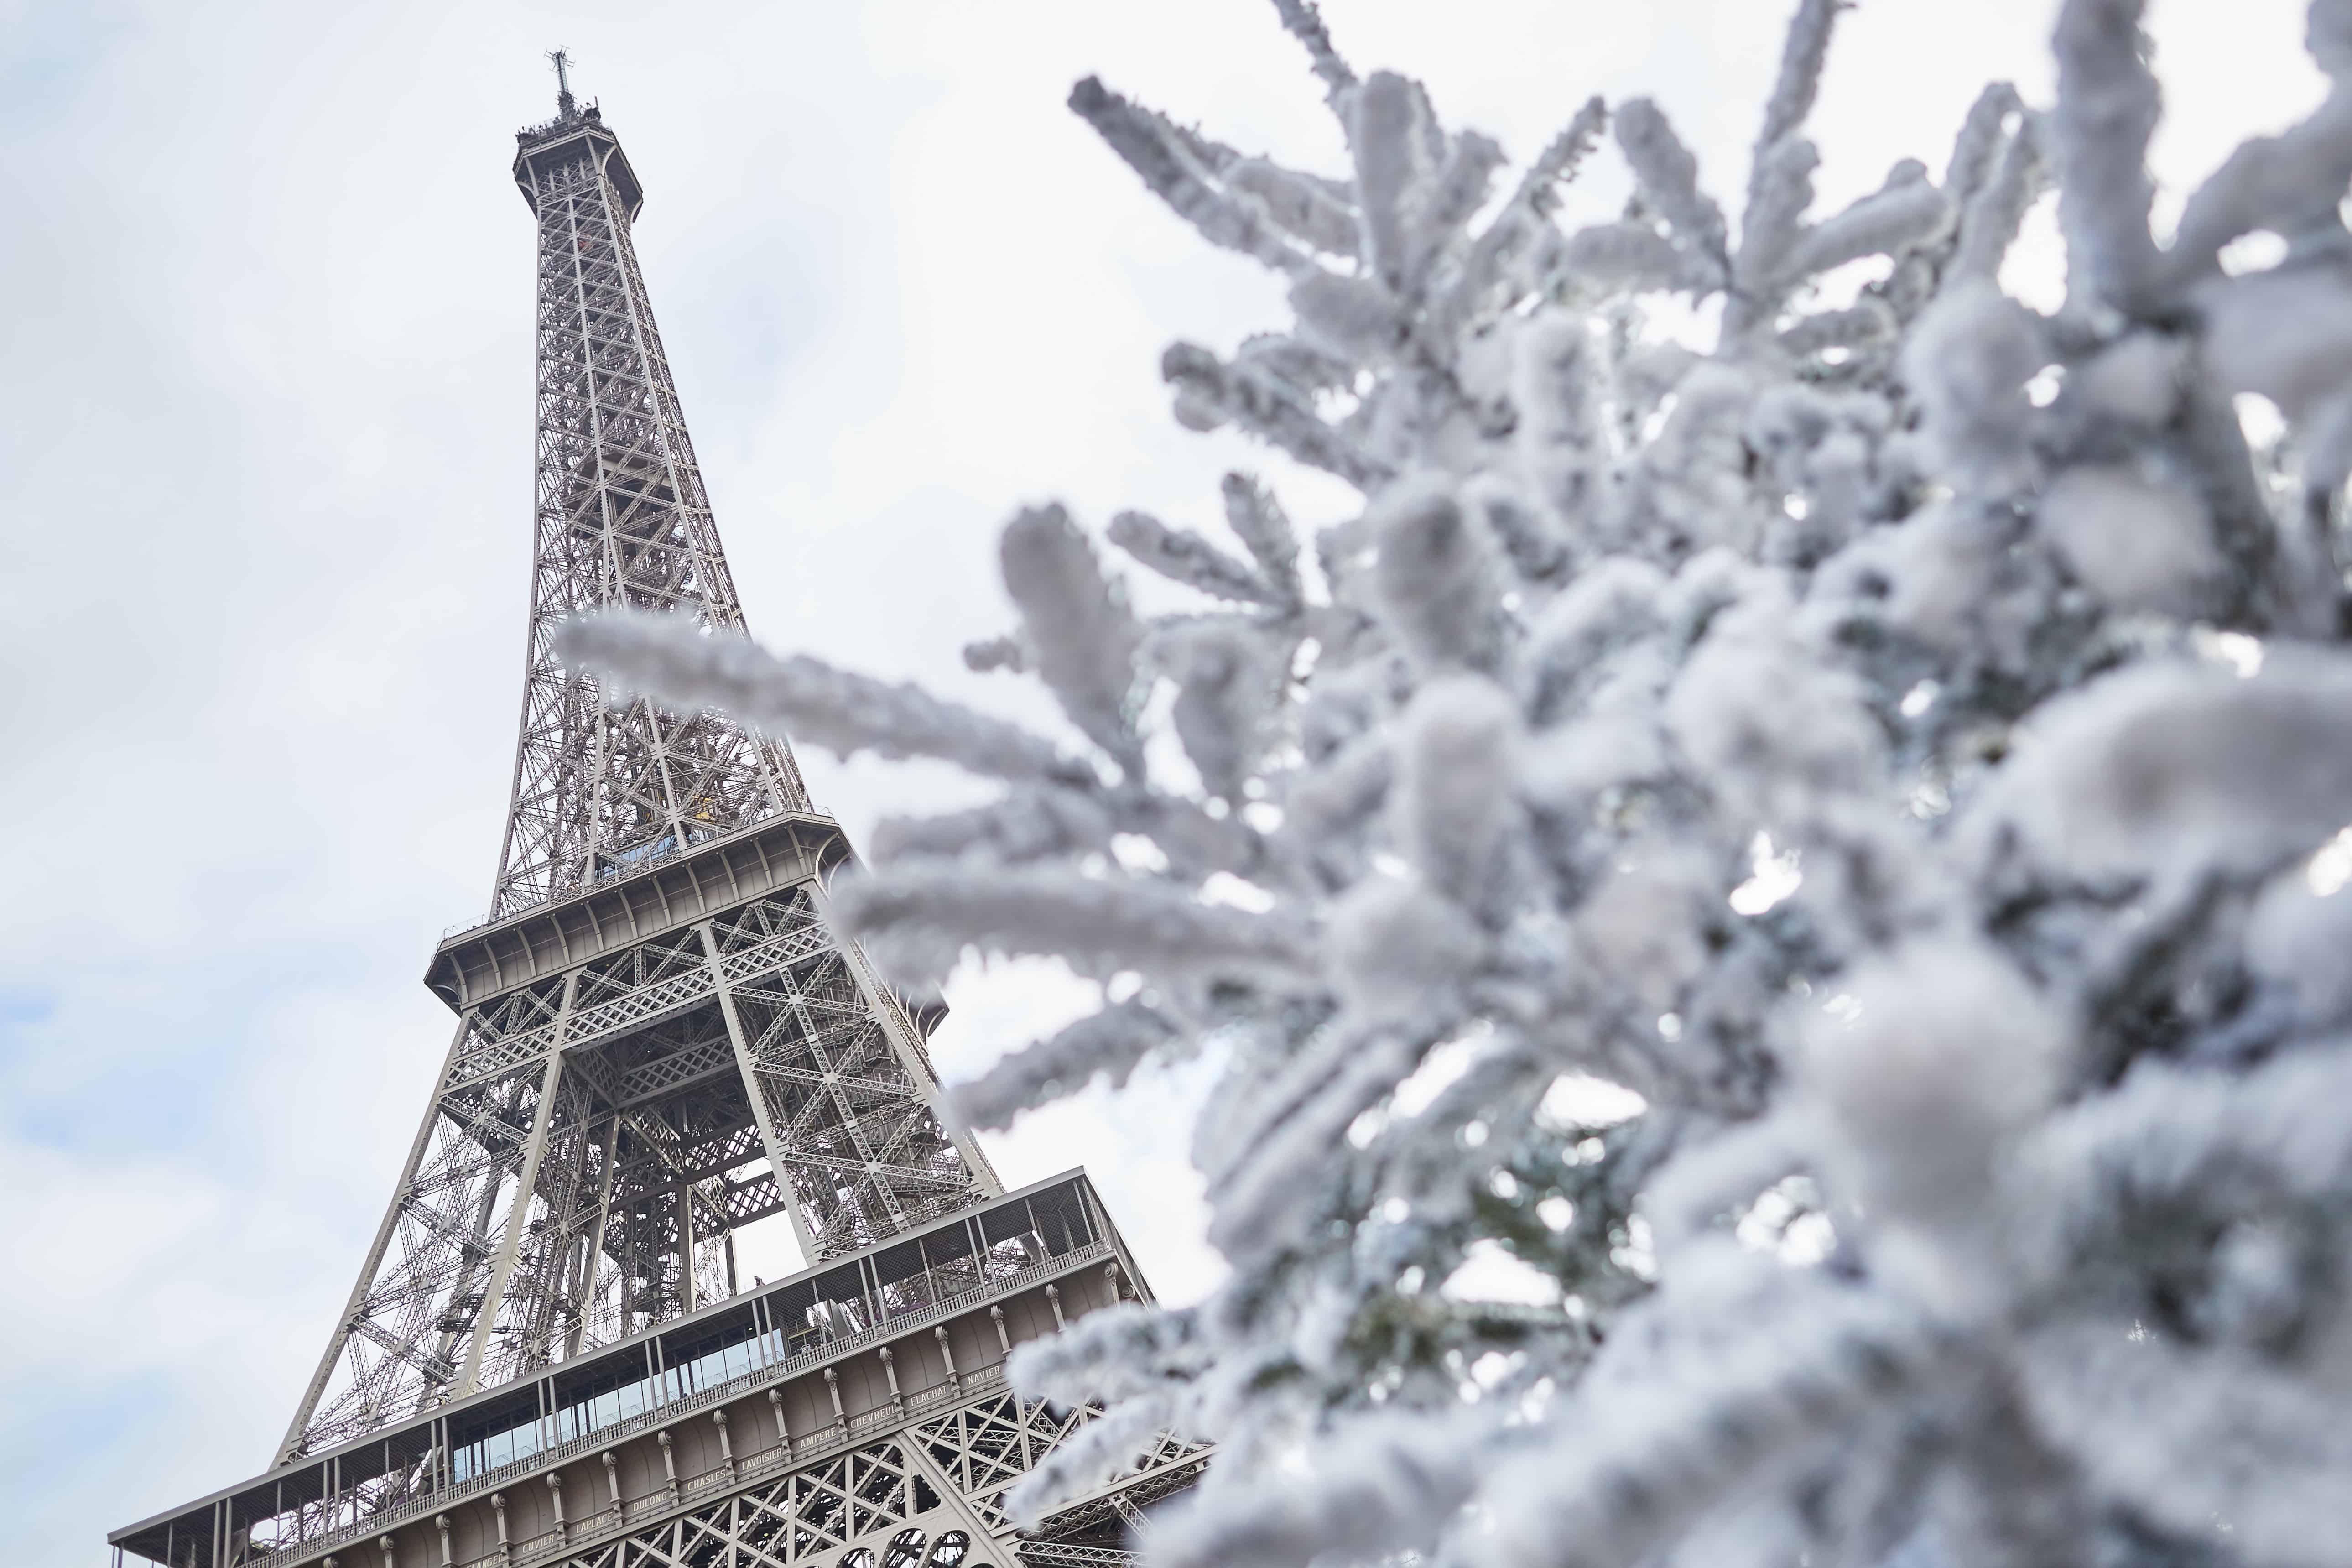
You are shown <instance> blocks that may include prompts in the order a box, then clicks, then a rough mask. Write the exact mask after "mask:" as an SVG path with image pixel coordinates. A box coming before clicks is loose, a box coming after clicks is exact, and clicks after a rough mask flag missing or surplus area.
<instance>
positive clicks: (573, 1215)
mask: <svg viewBox="0 0 2352 1568" xmlns="http://www.w3.org/2000/svg"><path fill="white" fill-rule="evenodd" d="M515 179H516V182H517V184H519V185H520V187H521V190H522V194H523V196H524V198H525V200H526V201H528V202H529V204H530V208H531V211H532V213H533V214H534V215H535V216H536V217H537V219H538V225H539V245H538V281H539V290H538V373H537V398H538V430H537V440H536V472H535V480H534V482H535V492H534V493H535V500H536V549H535V552H534V559H533V562H532V568H531V592H530V637H529V652H528V658H527V668H526V672H525V689H524V697H523V710H522V723H521V732H520V739H519V741H518V743H517V745H516V751H515V772H514V795H513V806H512V810H511V812H510V815H509V819H508V823H507V830H506V838H505V843H504V846H503V848H502V850H501V853H500V857H499V874H498V881H497V886H496V889H495V892H494V895H493V899H492V907H491V914H490V921H489V923H488V924H486V925H484V926H479V927H477V928H475V929H474V930H472V931H467V932H465V933H462V934H460V935H458V936H457V937H454V938H452V939H450V940H449V941H447V942H444V943H443V945H442V948H441V950H440V952H438V953H436V959H435V965H434V971H433V973H432V975H431V976H430V977H429V978H430V983H431V984H434V986H435V988H436V990H439V991H440V992H441V993H442V994H443V995H444V996H445V997H446V998H447V999H448V1000H449V1001H450V1002H451V1004H452V1005H454V1006H455V1007H456V1008H457V1011H458V1014H459V1023H458V1026H457V1038H456V1040H455V1042H454V1043H453V1045H452V1047H451V1048H450V1052H449V1056H448V1059H447V1062H446V1066H445V1067H444V1068H443V1070H442V1074H441V1079H440V1082H439V1084H438V1086H437V1088H436V1091H435V1095H434V1100H433V1103H432V1106H431V1108H430V1109H429V1110H428V1111H427V1112H426V1115H425V1121H424V1125H423V1126H422V1127H421V1128H420V1130H419V1131H418V1133H417V1136H416V1140H415V1145H414V1147H413V1149H412V1151H411V1152H410V1155H409V1159H408V1163H407V1166H406V1168H405V1169H404V1171H403V1173H402V1174H401V1179H400V1184H399V1187H398V1189H397V1192H396V1193H395V1195H394V1199H393V1202H392V1204H391V1205H390V1207H389V1209H388V1210H387V1212H386V1213H385V1215H384V1218H383V1225H382V1226H381V1227H380V1228H379V1230H378V1232H377V1235H376V1237H375V1240H374V1243H373V1247H371V1248H370V1250H369V1253H368V1256H367V1260H366V1262H365V1264H364V1265H363V1266H362V1269H361V1273H360V1278H359V1281H358V1284H357V1285H356V1286H355V1287H354V1289H353V1290H352V1296H351V1300H350V1303H349V1305H348V1307H347V1309H346V1310H345V1312H344V1314H343V1317H342V1319H341V1321H340V1322H339V1323H338V1324H337V1326H336V1328H335V1331H334V1333H333V1336H332V1338H331V1342H330V1343H329V1345H328V1347H327V1351H326V1353H325V1355H324V1356H323V1357H322V1358H321V1360H320V1363H319V1367H318V1371H317V1373H316V1374H315V1375H314V1376H313V1377H312V1379H311V1381H310V1386H309V1388H308V1389H307V1390H306V1392H305V1394H304V1396H303V1399H302V1401H301V1405H300V1406H299V1410H298V1411H297V1412H296V1415H295V1417H294V1421H293V1424H292V1426H290V1427H289V1430H288V1432H287V1435H286V1438H285V1441H284V1444H283V1446H282V1447H281V1449H280V1452H279V1458H280V1459H281V1460H282V1461H283V1460H292V1459H295V1458H299V1457H301V1456H303V1455H306V1454H310V1453H314V1452H319V1451H322V1450H323V1449H325V1448H327V1447H332V1446H334V1445H336V1444H338V1443H341V1442H344V1441H347V1440H349V1439H351V1438H352V1437H354V1436H360V1435H362V1434H364V1433H367V1432H370V1431H373V1430H376V1429H378V1428H380V1427H383V1426H386V1425H388V1424H392V1423H396V1422H399V1421H403V1420H405V1419H408V1418H409V1417H411V1416H414V1415H416V1414H417V1413H419V1412H421V1411H425V1410H429V1409H432V1408H434V1407H436V1406H437V1405H441V1404H444V1403H446V1402H447V1401H449V1400H451V1399H455V1398H463V1397H465V1396H466V1395H468V1394H472V1393H473V1392H475V1391H476V1390H478V1389H482V1388H488V1387H492V1386H495V1385H498V1384H502V1383H506V1382H509V1381H511V1380H513V1379H516V1378H520V1377H523V1376H525V1375H528V1374H530V1373H532V1372H533V1371H535V1370H537V1369H539V1368H541V1367H545V1366H548V1365H551V1364H553V1363H558V1362H561V1361H563V1360H565V1359H567V1358H572V1357H576V1356H578V1355H580V1354H582V1353H583V1352H586V1351H591V1350H593V1349H595V1348H597V1347H599V1346H602V1345H605V1344H609V1343H611V1342H614V1341H616V1340H618V1339H621V1338H624V1337H626V1336H628V1335H630V1334H633V1333H635V1332H638V1331H642V1330H644V1329H645V1328H646V1327H647V1326H648V1325H652V1324H656V1323H659V1322H662V1321H666V1320H668V1319H672V1318H676V1317H677V1316H679V1315H681V1314H683V1313H687V1312H689V1311H692V1310H695V1309H696V1308H697V1307H698V1306H699V1305H701V1304H704V1303H707V1302H709V1301H712V1300H719V1299H722V1298H724V1297H726V1296H729V1295H730V1294H732V1293H733V1291H734V1289H735V1287H736V1280H735V1278H734V1275H735V1262H734V1246H733V1243H734V1237H735V1235H736V1233H737V1232H738V1231H739V1230H740V1229H741V1228H742V1227H743V1226H747V1225H751V1224H752V1223H754V1222H756V1221H758V1220H761V1219H763V1218H766V1217H768V1216H770V1215H779V1214H782V1215H789V1216H790V1219H791V1224H792V1226H793V1232H794V1235H795V1237H796V1239H797V1240H798V1242H799V1245H800V1247H801V1251H802V1255H803V1258H806V1259H807V1260H809V1261H810V1262H816V1261H820V1260H823V1259H825V1258H835V1257H839V1256H842V1255H844V1254H845V1253H847V1252H850V1251H853V1250H855V1249H856V1248H857V1247H863V1246H866V1245H867V1244H869V1243H871V1242H873V1241H876V1240H877V1239H879V1238H881V1237H887V1236H889V1235H891V1234H893V1233H895V1232H897V1231H899V1230H901V1229H903V1228H904V1227H906V1226H908V1225H910V1224H919V1223H921V1222H924V1221H928V1220H929V1219H932V1218H934V1217H936V1216H938V1215H942V1214H947V1213H951V1212H953V1211H955V1210H957V1209H959V1208H961V1207H964V1206H966V1205H971V1204H972V1203H974V1202H976V1201H979V1200H982V1199H984V1198H986V1197H988V1196H989V1195H991V1194H995V1193H997V1192H999V1191H1001V1190H1002V1189H1001V1186H1000V1185H999V1184H998V1183H997V1180H996V1178H995V1176H994V1174H993V1173H992V1171H991V1170H990V1168H989V1166H988V1164H987V1163H986V1161H985V1159H984V1158H983V1157H982V1154H981V1152H980V1151H979V1150H978V1149H977V1148H976V1147H975V1146H974V1145H973V1144H972V1143H971V1142H970V1141H969V1140H968V1139H960V1138H957V1137H954V1136H951V1135H950V1133H949V1132H948V1131H945V1129H944V1127H943V1125H942V1122H941V1120H940V1114H939V1110H938V1106H937V1103H936V1102H937V1095H938V1083H937V1079H936V1078H935V1077H934V1075H933V1073H932V1070H931V1066H930V1062H929V1058H928V1056H927V1054H926V1051H925V1047H924V1041H923V1034H922V1030H921V1027H920V1026H919V1023H918V1021H917V1020H916V1019H915V1018H914V1017H912V1016H909V1014H908V1011H907V1010H906V1009H905V1008H904V1007H903V1006H902V1005H900V1004H899V1003H898V1000H897V999H896V998H895V997H893V996H892V995H891V994H889V993H888V992H887V989H886V988H884V987H883V986H882V985H881V984H879V983H878V982H877V980H876V978H875V976H874V975H873V974H872V973H870V971H869V970H868V969H867V968H866V964H865V962H864V960H863V958H862V956H861V955H860V954H859V953H858V952H857V951H856V948H855V946H854V945H852V944H850V943H848V942H843V941H840V940H837V939H836V938H835V936H834V935H833V933H832V932H831V931H830V930H829V929H828V926H827V923H826V921H825V917H824V907H823V900H824V894H823V889H822V883H821V881H820V877H821V876H822V874H823V873H824V871H826V870H827V869H829V868H831V866H832V865H834V864H835V863H837V862H838V861H839V860H840V859H842V858H845V857H846V854H847V851H846V848H845V846H844V845H842V843H841V842H840V838H839V833H838V830H837V829H836V828H835V827H834V826H832V824H831V822H830V819H828V818H825V817H824V816H820V815H818V814H816V813H815V812H814V811H813V810H812V809H811V807H810V805H809V802H808V798H807V795H806V792H805V790H804V788H803V784H802V782H801V778H800V773H799V771H798V769H797V768H796V767H795V765H794V763H793V757H792V754H791V752H790V750H789V748H788V747H787V746H786V745H785V744H784V743H783V742H782V741H780V740H775V739H763V738H761V737H758V736H754V735H752V734H750V733H747V732H746V731H743V730H742V729H740V727H738V726H737V725H735V724H734V723H732V722H731V721H728V720H726V719H724V718H722V717H720V716H719V715H716V714H712V713H708V712H704V713H676V712H671V711H668V710H664V709H662V708H659V707H656V706H655V705H653V704H652V703H649V702H646V701H643V700H635V701H630V702H627V703H625V704H624V705H621V706H617V707H615V706H608V705H607V701H606V695H605V693H604V692H602V691H600V690H599V689H598V688H597V684H596V682H595V680H594V679H593V677H591V676H588V675H586V674H583V673H582V672H580V671H577V670H573V669H568V668H564V666H563V665H562V663H561V662H560V661H559V660H558V658H556V656H555V654H554V652H553V649H552V646H551V645H552V638H553V634H554V631H555V628H556V627H557V626H558V625H559V624H560V623H561V622H562V620H563V619H564V618H565V617H567V616H573V615H577V614H580V613H583V612H586V611H592V610H597V609H604V608H609V607H613V606H619V605H627V606H631V607H635V608H640V609H653V610H659V611H664V612H667V613H672V614H677V615H682V616H690V617H692V618H693V619H694V620H695V621H696V622H697V623H698V624H699V625H701V626H707V627H709V628H710V629H711V630H713V631H714V632H724V633H737V632H740V631H741V630H742V628H743V615H742V610H741V606H740V604H739V602H738V600H737V598H736V594H735V589H734V585H733V583H732V581H731V579H730V576H729V574H728V570H727V562H726V557H725V556H724V554H723V553H722V552H721V551H720V549H719V535H718V531H717V529H716V527H715V525H714V523H713V521H712V519H711V512H710V506H709V500H708V499H707V497H706V496H705V494H704V490H703V484H702V477H701V473H700V471H699V469H698V467H697V466H696V463H695V459H694V449H693V446H692V444H691V443H690V441H689V440H688V437H687V430H686V424H685V419H684V416H683V415H682V414H681V412H680V410H679V405H678V399H677V389H676V387H675V385H674V384H673V382H672V379H671V376H670V370H669V364H668V362H667V356H666V355H665V354H664V353H663V350H662V343H661V337H660V334H659V332H658V331H656V328H655V325H654V317H653V310H652V308H651V305H650V303H649V302H648V300H647V299H646V286H645V280H644V277H643V275H642V274H641V273H640V271H639V269H638V266H637V259H636V256H635V249H634V247H633V246H632V244H631V240H630V225H631V223H632V221H633V220H634V219H635V216H636V214H637V211H638V209H639V207H640V206H641V205H642V201H643V197H642V193H641V190H640V187H639V185H638V184H637V180H636V176H635V174H634V173H633V172H632V171H631V169H630V167H629V164H628V161H627V159H626V158H625V156H624V155H623V153H622V151H621V147H620V143H619V142H618V141H617V140H616V139H615V138H614V135H613V133H612V132H610V131H609V130H607V129H606V128H605V126H604V122H603V119H602V116H601V114H600V113H599V112H598V110H596V109H595V108H594V107H593V106H592V107H590V108H588V109H586V110H579V109H576V108H575V107H574V106H573V105H572V100H571V97H570V94H569V92H568V91H567V92H566V93H565V94H564V96H563V99H562V113H560V114H559V116H558V117H557V118H556V119H555V120H553V121H550V122H549V123H547V124H544V125H541V126H536V127H533V128H531V129H530V130H527V131H525V132H521V134H520V150H519V152H518V154H517V157H516V160H515ZM747 849H748V850H751V851H753V852H756V853H755V854H754V855H753V857H752V858H753V859H755V860H756V861H757V864H756V866H747V865H746V864H744V863H743V862H744V861H745V855H744V853H743V852H744V851H745V850H747ZM719 871H723V872H724V873H725V875H726V877H727V878H728V882H727V888H728V893H727V895H725V896H719V897H712V896H709V894H708V893H707V891H706V889H704V887H703V884H705V883H707V882H708V880H709V877H710V876H711V875H713V874H715V873H716V872H719ZM681 879H683V880H684V881H687V882H690V883H692V884H694V885H695V888H696V892H695V895H694V897H693V899H692V900H689V901H690V902H691V904H692V908H691V910H690V913H691V915H692V917H693V918H683V919H682V918H678V917H679V916H680V914H681V911H683V910H687V903H685V902H681V899H680V897H678V896H674V894H675V891H676V889H677V887H678V886H679V884H680V882H681ZM648 906H657V907H648ZM614 910H619V911H621V916H620V918H619V919H618V923H614V917H613V916H612V913H611V911H614ZM518 944H519V945H520V950H521V951H522V952H525V953H526V954H527V955H528V956H527V957H526V958H525V959H524V960H523V961H522V962H520V963H518V962H517V959H516V957H515V953H514V951H513V950H515V949H517V947H518Z"/></svg>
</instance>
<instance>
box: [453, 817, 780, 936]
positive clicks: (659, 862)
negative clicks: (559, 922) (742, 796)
mask: <svg viewBox="0 0 2352 1568" xmlns="http://www.w3.org/2000/svg"><path fill="white" fill-rule="evenodd" d="M792 809H793V808H792V807H790V806H781V805H771V806H768V807H766V808H765V809H764V810H762V811H761V812H760V813H759V814H758V815H757V816H750V817H746V818H745V819H744V820H743V821H742V822H741V823H740V824H738V825H737V826H734V827H732V828H730V829H729V830H728V831H727V832H726V833H723V834H714V835H712V836H711V837H708V838H702V839H697V840H694V841H693V842H690V843H686V844H675V845H672V846H671V847H669V848H667V849H665V850H663V851H662V852H661V853H660V854H658V855H647V856H646V857H645V858H642V859H637V860H624V861H621V862H620V863H619V864H617V865H612V866H605V867H603V868H600V869H598V871H597V872H596V874H595V875H594V876H593V877H590V878H589V879H587V880H586V881H584V882H582V883H580V884H579V885H578V886H577V887H572V888H562V889H557V890H555V891H553V892H551V893H549V894H548V895H547V897H545V898H544V899H541V900H540V901H539V902H538V903H536V904H532V905H530V906H528V907H526V908H524V909H520V910H508V911H507V912H506V913H504V914H496V913H493V914H489V915H486V916H484V917H483V918H482V919H480V920H478V921H458V922H457V924H455V925H453V926H451V927H450V928H449V929H448V930H446V931H443V932H442V933H441V942H436V943H435V944H434V945H435V946H436V947H437V946H440V945H441V944H442V943H443V942H447V941H448V940H449V939H450V938H451V937H453V936H462V935H464V934H465V933H466V932H467V931H480V930H481V929H482V928H483V927H485V926H494V925H497V924H499V922H500V921H510V920H512V919H514V918H515V916H517V915H520V914H528V913H530V910H535V909H540V908H543V907H544V906H546V905H548V904H551V903H554V902H556V901H558V900H562V899H568V898H572V897H573V896H574V895H576V894H580V893H586V892H593V891H595V890H597V889H603V888H612V887H617V886H619V885H620V884H621V883H623V882H630V881H635V879H637V878H639V877H642V876H644V875H645V874H646V872H648V871H652V870H656V869H658V868H661V867H664V866H667V865H668V864H669V863H670V862H672V861H673V860H677V859H678V858H681V857H684V856H688V855H691V854H693V853H694V852H695V851H696V850H698V849H707V848H709V847H710V846H711V845H713V844H716V843H718V842H719V840H720V839H722V838H731V837H734V836H735V835H736V834H738V833H744V832H748V831H750V830H751V828H754V827H757V826H760V824H761V823H763V822H765V821H767V820H768V819H769V818H771V817H775V816H783V815H785V814H786V813H787V812H789V811H791V810H792Z"/></svg>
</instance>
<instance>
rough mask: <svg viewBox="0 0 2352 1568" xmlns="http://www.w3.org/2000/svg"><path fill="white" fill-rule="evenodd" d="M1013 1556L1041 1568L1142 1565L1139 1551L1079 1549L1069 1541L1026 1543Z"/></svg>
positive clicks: (1014, 1550)
mask: <svg viewBox="0 0 2352 1568" xmlns="http://www.w3.org/2000/svg"><path fill="white" fill-rule="evenodd" d="M1013 1555H1014V1556H1016V1557H1018V1558H1020V1559H1021V1561H1022V1562H1024V1563H1036V1564H1038V1565H1039V1568H1049V1565H1056V1564H1065V1563H1066V1564H1068V1565H1069V1568H1095V1565H1096V1564H1101V1565H1102V1568H1124V1565H1125V1564H1127V1563H1141V1562H1142V1561H1143V1553H1142V1552H1127V1551H1122V1550H1121V1549H1119V1548H1118V1547H1116V1546H1080V1545H1078V1544H1077V1543H1076V1542H1068V1541H1024V1542H1019V1543H1017V1544H1016V1545H1014V1547H1013Z"/></svg>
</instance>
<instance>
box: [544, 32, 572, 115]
mask: <svg viewBox="0 0 2352 1568" xmlns="http://www.w3.org/2000/svg"><path fill="white" fill-rule="evenodd" d="M547 58H549V59H551V60H552V61H554V62H555V108H556V111H557V112H558V113H560V114H562V116H563V118H564V119H566V120H569V119H571V118H572V70H571V67H572V51H571V50H569V49H550V50H548V51H547Z"/></svg>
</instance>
